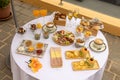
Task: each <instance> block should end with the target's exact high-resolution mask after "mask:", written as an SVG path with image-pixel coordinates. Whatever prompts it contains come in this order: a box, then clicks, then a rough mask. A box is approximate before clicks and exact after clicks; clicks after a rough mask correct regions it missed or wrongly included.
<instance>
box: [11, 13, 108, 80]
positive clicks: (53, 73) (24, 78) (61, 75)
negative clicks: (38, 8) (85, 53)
mask: <svg viewBox="0 0 120 80" xmlns="http://www.w3.org/2000/svg"><path fill="white" fill-rule="evenodd" d="M52 20H53V15H50V16H46V17H44V20H43V17H41V18H38V19H35V20H33V21H30V22H28V23H27V24H25V25H24V27H25V28H26V29H27V32H26V33H25V34H24V35H20V34H17V33H16V35H15V36H14V38H13V40H12V44H11V69H12V73H13V80H101V79H102V76H103V72H104V68H105V65H106V62H107V59H108V54H109V49H108V44H107V41H106V39H105V37H104V35H103V34H102V33H101V32H100V31H99V32H98V35H97V36H96V37H91V38H90V39H89V40H88V41H87V42H86V43H85V46H86V47H88V49H89V51H90V54H91V56H93V57H94V58H95V59H96V60H97V61H98V63H99V66H100V68H99V69H98V70H86V71H73V70H72V67H71V62H73V61H74V60H66V59H65V51H66V50H74V49H76V48H75V46H74V44H73V45H70V46H59V45H57V44H55V43H54V42H53V41H52V38H51V36H52V34H50V36H49V39H44V38H43V36H42V35H41V38H40V40H38V41H41V42H44V43H47V44H48V48H47V50H46V52H45V55H44V57H43V58H39V60H40V62H41V63H42V65H43V67H42V69H40V70H39V71H38V72H37V73H33V72H32V71H31V69H30V68H29V67H28V65H27V63H25V61H29V59H30V58H31V57H29V56H25V55H20V54H17V53H16V49H17V47H18V46H19V45H20V43H21V42H22V40H24V39H30V40H33V41H36V40H34V35H33V33H32V32H31V31H30V29H29V26H30V24H32V23H41V24H45V22H50V21H52ZM78 21H80V20H78ZM62 29H64V30H69V31H72V32H73V33H74V32H75V28H74V27H63V26H58V29H57V30H62ZM95 38H102V39H103V41H104V42H105V44H106V50H105V51H103V52H100V53H96V52H93V51H92V50H91V49H90V48H89V42H90V41H92V40H94V39H95ZM50 47H61V49H62V59H63V66H62V67H61V68H51V66H50ZM78 60H79V59H78ZM75 61H77V60H75Z"/></svg>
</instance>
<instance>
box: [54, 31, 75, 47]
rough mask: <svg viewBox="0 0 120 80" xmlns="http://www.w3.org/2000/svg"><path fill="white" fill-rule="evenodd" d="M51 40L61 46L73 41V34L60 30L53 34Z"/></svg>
mask: <svg viewBox="0 0 120 80" xmlns="http://www.w3.org/2000/svg"><path fill="white" fill-rule="evenodd" d="M52 39H53V41H54V42H55V43H56V44H58V45H61V46H68V45H71V44H73V43H74V39H75V36H74V34H73V33H72V32H70V31H65V30H60V31H57V32H55V33H54V34H53V37H52Z"/></svg>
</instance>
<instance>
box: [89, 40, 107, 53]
mask: <svg viewBox="0 0 120 80" xmlns="http://www.w3.org/2000/svg"><path fill="white" fill-rule="evenodd" d="M89 46H90V48H91V49H92V50H93V51H95V52H102V51H104V50H105V49H106V45H105V43H104V44H103V46H102V48H100V49H97V48H96V47H94V41H91V42H90V44H89Z"/></svg>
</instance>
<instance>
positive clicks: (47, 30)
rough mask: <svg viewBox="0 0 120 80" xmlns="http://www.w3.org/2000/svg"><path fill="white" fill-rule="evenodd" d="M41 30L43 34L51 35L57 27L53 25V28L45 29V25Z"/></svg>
mask: <svg viewBox="0 0 120 80" xmlns="http://www.w3.org/2000/svg"><path fill="white" fill-rule="evenodd" d="M42 29H43V31H44V32H49V33H53V32H55V31H56V30H57V27H56V26H55V25H54V26H53V28H48V27H46V25H44V26H43V27H42Z"/></svg>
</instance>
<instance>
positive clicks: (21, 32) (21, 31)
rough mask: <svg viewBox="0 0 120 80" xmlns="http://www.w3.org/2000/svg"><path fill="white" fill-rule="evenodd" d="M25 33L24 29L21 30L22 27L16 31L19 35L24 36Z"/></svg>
mask: <svg viewBox="0 0 120 80" xmlns="http://www.w3.org/2000/svg"><path fill="white" fill-rule="evenodd" d="M25 32H26V30H25V29H24V28H22V27H20V28H19V29H18V33H20V34H24V33H25Z"/></svg>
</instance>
